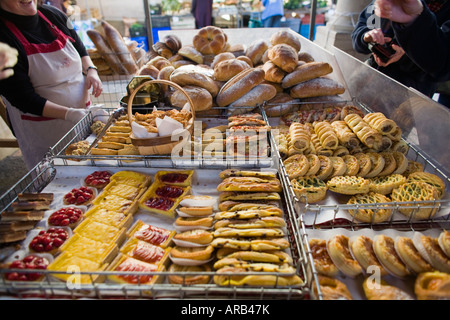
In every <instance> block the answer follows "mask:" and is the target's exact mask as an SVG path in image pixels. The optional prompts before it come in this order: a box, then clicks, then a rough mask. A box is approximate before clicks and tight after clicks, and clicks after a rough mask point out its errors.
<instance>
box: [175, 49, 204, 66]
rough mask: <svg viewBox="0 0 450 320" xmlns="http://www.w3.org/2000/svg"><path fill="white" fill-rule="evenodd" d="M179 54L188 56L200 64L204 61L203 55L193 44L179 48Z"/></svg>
mask: <svg viewBox="0 0 450 320" xmlns="http://www.w3.org/2000/svg"><path fill="white" fill-rule="evenodd" d="M178 54H179V55H181V56H183V57H184V58H188V59H189V60H191V61H194V62H196V63H198V64H202V63H203V55H202V53H201V52H199V51H198V50H197V49H195V48H194V47H193V46H183V47H181V48H180V50H178Z"/></svg>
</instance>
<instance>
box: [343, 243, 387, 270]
mask: <svg viewBox="0 0 450 320" xmlns="http://www.w3.org/2000/svg"><path fill="white" fill-rule="evenodd" d="M348 246H349V249H350V251H351V253H352V255H353V257H355V259H356V261H358V263H359V264H360V265H361V267H362V269H363V271H364V272H365V273H367V274H371V273H372V272H373V271H374V270H373V268H377V271H378V272H379V274H380V276H385V275H387V271H386V270H385V269H384V268H383V266H382V265H381V264H380V262H379V261H378V259H377V256H376V255H375V252H374V251H373V241H372V239H370V238H369V237H366V236H364V235H360V236H353V237H350V239H349V240H348Z"/></svg>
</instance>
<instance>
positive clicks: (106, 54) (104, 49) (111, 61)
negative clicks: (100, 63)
mask: <svg viewBox="0 0 450 320" xmlns="http://www.w3.org/2000/svg"><path fill="white" fill-rule="evenodd" d="M86 33H87V35H88V37H89V39H91V41H92V42H93V43H94V45H95V47H96V48H97V51H98V52H99V53H100V54H101V55H102V57H103V59H105V61H106V62H107V63H108V65H109V66H110V67H111V69H112V70H113V71H114V72H115V73H117V74H127V70H126V69H125V67H124V66H123V65H122V63H121V62H120V60H119V57H117V55H116V54H115V53H114V51H113V50H112V49H111V47H110V46H109V44H108V42H107V41H106V39H105V37H103V35H102V34H101V33H100V32H98V31H97V30H94V29H91V30H88V31H86Z"/></svg>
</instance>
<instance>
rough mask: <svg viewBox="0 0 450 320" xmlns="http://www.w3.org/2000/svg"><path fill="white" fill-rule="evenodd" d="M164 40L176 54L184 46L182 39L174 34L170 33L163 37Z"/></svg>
mask: <svg viewBox="0 0 450 320" xmlns="http://www.w3.org/2000/svg"><path fill="white" fill-rule="evenodd" d="M162 42H164V44H165V45H166V46H167V47H168V48H169V49H170V50H171V51H172V52H173V53H174V54H175V53H177V52H178V50H180V48H181V47H182V45H181V40H180V38H178V37H177V36H176V35H174V34H169V35H167V36H165V37H164V38H163V39H162Z"/></svg>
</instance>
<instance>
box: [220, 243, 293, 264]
mask: <svg viewBox="0 0 450 320" xmlns="http://www.w3.org/2000/svg"><path fill="white" fill-rule="evenodd" d="M216 256H217V259H219V260H222V259H237V260H241V261H252V262H267V263H275V264H285V263H287V264H289V265H292V258H291V256H290V255H289V254H288V253H286V252H284V251H277V250H275V251H270V252H261V251H251V250H242V251H241V250H239V251H229V250H227V249H223V248H222V249H219V250H218V251H217V252H216ZM228 261H230V260H228ZM223 262H225V263H221V264H223V265H225V264H226V263H227V262H226V261H225V260H224V261H223ZM214 268H215V269H219V268H216V264H215V265H214Z"/></svg>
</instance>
